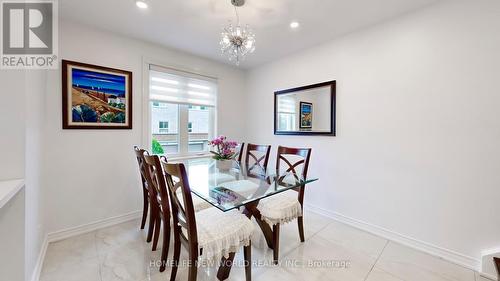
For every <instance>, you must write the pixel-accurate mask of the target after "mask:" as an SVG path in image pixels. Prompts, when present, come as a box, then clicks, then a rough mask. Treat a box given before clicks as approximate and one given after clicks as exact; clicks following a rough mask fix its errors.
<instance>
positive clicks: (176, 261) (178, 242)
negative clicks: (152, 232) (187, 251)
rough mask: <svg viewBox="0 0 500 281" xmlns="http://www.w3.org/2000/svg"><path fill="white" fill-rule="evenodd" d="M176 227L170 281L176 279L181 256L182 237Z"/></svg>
mask: <svg viewBox="0 0 500 281" xmlns="http://www.w3.org/2000/svg"><path fill="white" fill-rule="evenodd" d="M177 231H179V230H176V229H175V228H174V256H173V257H172V272H171V273H170V281H175V277H176V275H177V268H178V267H179V257H180V255H181V239H180V236H179V233H178V232H177Z"/></svg>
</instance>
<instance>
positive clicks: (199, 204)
mask: <svg viewBox="0 0 500 281" xmlns="http://www.w3.org/2000/svg"><path fill="white" fill-rule="evenodd" d="M177 198H179V201H180V203H181V204H182V206H184V201H183V200H184V199H183V198H182V193H181V191H180V190H179V191H177ZM192 198H193V207H194V211H195V212H198V211H201V210H205V209H208V208H210V207H212V205H211V204H210V203H208V202H207V201H205V200H203V199H201V198H200V197H198V196H196V195H194V194H193V195H192Z"/></svg>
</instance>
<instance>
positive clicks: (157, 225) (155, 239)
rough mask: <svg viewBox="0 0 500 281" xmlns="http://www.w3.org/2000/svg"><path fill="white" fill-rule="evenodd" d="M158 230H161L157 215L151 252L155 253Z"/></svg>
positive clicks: (158, 236) (159, 219) (158, 235)
mask: <svg viewBox="0 0 500 281" xmlns="http://www.w3.org/2000/svg"><path fill="white" fill-rule="evenodd" d="M160 229H161V218H160V216H159V215H158V216H157V217H156V222H155V234H154V236H153V247H152V250H153V251H156V247H157V246H158V239H159V238H160Z"/></svg>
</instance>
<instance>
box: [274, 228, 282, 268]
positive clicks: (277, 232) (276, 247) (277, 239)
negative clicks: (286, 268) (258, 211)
mask: <svg viewBox="0 0 500 281" xmlns="http://www.w3.org/2000/svg"><path fill="white" fill-rule="evenodd" d="M273 246H274V247H273V263H274V264H278V257H279V249H280V224H279V223H277V224H275V225H273Z"/></svg>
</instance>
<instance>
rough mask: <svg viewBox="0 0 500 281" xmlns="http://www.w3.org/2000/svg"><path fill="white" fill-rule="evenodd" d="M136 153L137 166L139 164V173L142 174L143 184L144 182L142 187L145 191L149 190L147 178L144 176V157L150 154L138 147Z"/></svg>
mask: <svg viewBox="0 0 500 281" xmlns="http://www.w3.org/2000/svg"><path fill="white" fill-rule="evenodd" d="M134 152H135V157H136V158H137V164H139V172H140V174H141V182H142V187H143V188H144V189H146V190H147V189H148V188H147V181H146V177H145V175H144V172H145V171H144V156H145V155H149V153H148V152H147V151H146V150H144V149H142V148H139V147H138V146H134Z"/></svg>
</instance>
